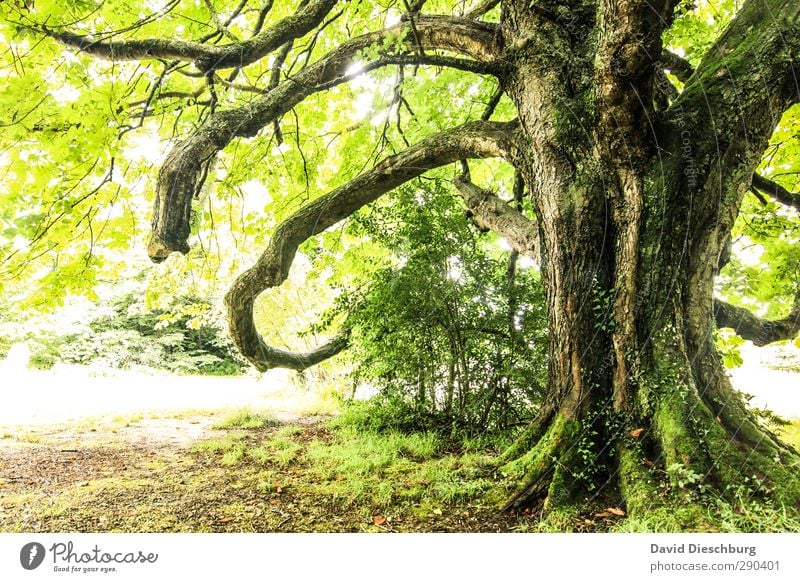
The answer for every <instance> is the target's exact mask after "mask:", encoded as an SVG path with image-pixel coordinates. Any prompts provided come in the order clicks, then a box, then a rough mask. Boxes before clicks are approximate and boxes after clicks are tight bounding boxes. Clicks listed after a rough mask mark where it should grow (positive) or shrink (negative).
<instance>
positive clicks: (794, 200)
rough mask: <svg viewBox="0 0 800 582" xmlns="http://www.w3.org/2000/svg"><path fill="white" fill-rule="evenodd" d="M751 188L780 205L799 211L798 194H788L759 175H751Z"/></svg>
mask: <svg viewBox="0 0 800 582" xmlns="http://www.w3.org/2000/svg"><path fill="white" fill-rule="evenodd" d="M753 187H754V188H756V189H757V190H759V191H760V192H763V193H764V194H766V195H768V196H771V197H772V198H774V199H775V200H777V201H778V202H780V203H781V204H784V205H786V206H791V207H792V208H795V209H797V210H800V192H789V191H788V190H787V189H786V188H784V187H783V186H781V185H780V184H778V183H777V182H773V181H772V180H769V179H767V178H764V177H763V176H761V175H759V174H753Z"/></svg>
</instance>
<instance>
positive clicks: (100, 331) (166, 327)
mask: <svg viewBox="0 0 800 582" xmlns="http://www.w3.org/2000/svg"><path fill="white" fill-rule="evenodd" d="M220 319H221V318H220V317H219V316H218V314H216V312H215V310H214V309H213V307H212V305H211V304H210V303H208V302H207V301H204V300H198V299H194V298H188V297H178V298H176V299H175V301H174V302H173V304H172V305H171V306H170V308H169V309H157V310H150V311H146V310H143V309H141V307H140V306H139V304H138V297H137V296H135V295H127V296H124V297H122V298H121V299H118V300H117V301H115V302H114V303H113V304H112V306H111V313H110V314H108V315H103V316H100V317H96V318H95V319H92V320H91V321H90V322H89V323H88V325H86V326H84V328H83V329H82V330H81V331H80V332H77V333H69V334H63V335H58V334H55V333H48V332H47V331H42V330H37V331H36V332H29V333H28V334H27V335H26V336H25V337H23V338H19V340H18V341H21V340H24V341H27V343H28V345H29V346H30V349H31V358H30V362H29V365H30V366H31V367H32V368H36V369H49V368H52V367H53V366H54V365H55V364H56V363H57V362H63V363H67V364H85V365H96V366H102V367H106V368H111V369H132V368H139V367H144V368H151V369H159V370H166V371H169V372H174V373H178V374H205V375H220V376H221V375H236V374H241V373H242V372H243V371H244V370H245V369H246V363H245V362H244V360H243V359H242V357H241V356H240V355H239V354H238V352H237V351H236V348H235V346H234V345H233V343H232V342H231V340H230V339H229V337H228V334H227V330H225V329H223V325H222V322H221V321H220Z"/></svg>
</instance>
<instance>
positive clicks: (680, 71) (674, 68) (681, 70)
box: [661, 50, 694, 83]
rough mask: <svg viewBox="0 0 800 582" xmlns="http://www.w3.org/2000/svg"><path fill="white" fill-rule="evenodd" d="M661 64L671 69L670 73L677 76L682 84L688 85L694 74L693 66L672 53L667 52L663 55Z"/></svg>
mask: <svg viewBox="0 0 800 582" xmlns="http://www.w3.org/2000/svg"><path fill="white" fill-rule="evenodd" d="M661 63H662V64H663V65H664V66H665V67H666V68H667V69H669V72H670V73H672V74H673V75H675V77H676V78H677V79H678V81H680V82H681V83H686V82H687V81H688V80H689V78H690V77H691V76H692V75H693V74H694V68H693V67H692V64H691V63H690V62H689V61H687V60H686V59H684V58H683V57H681V56H678V55H676V54H675V53H673V52H671V51H666V50H665V51H664V52H663V53H661Z"/></svg>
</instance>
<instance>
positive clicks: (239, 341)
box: [225, 121, 517, 371]
mask: <svg viewBox="0 0 800 582" xmlns="http://www.w3.org/2000/svg"><path fill="white" fill-rule="evenodd" d="M516 127H517V126H516V122H510V123H498V122H484V121H476V122H470V123H466V124H464V125H462V126H459V127H457V128H454V129H451V130H449V131H445V132H442V133H439V134H436V135H434V136H431V137H429V138H426V139H424V140H423V141H421V142H419V143H418V144H416V145H414V146H412V147H410V148H408V149H407V150H404V151H403V152H400V153H398V154H396V155H394V156H391V157H389V158H386V159H385V160H383V161H382V162H380V163H379V164H377V165H376V166H375V167H373V168H372V170H370V171H368V172H366V173H364V174H362V175H360V176H358V177H357V178H355V179H353V180H351V181H350V182H348V183H347V184H344V185H343V186H340V187H339V188H336V189H335V190H332V191H331V192H329V193H327V194H325V195H324V196H322V197H320V198H318V199H316V200H315V201H314V202H312V203H311V204H309V205H307V206H306V207H304V208H302V209H300V210H299V211H297V212H296V213H295V214H293V215H292V216H291V217H289V218H288V219H287V220H285V221H284V222H283V223H282V224H281V225H280V226H279V227H278V228H277V230H276V231H275V234H274V235H273V237H272V240H271V241H270V243H269V246H268V247H267V248H266V250H265V251H264V252H263V253H262V255H261V256H260V257H259V259H258V261H257V262H256V264H255V265H254V266H253V267H251V268H250V269H248V270H247V271H245V272H244V273H242V274H241V275H240V276H239V277H238V278H237V279H236V281H235V282H234V284H233V285H232V286H231V289H230V290H229V291H228V294H227V295H226V297H225V305H226V306H227V309H228V317H229V325H230V331H231V336H232V338H233V341H234V342H235V343H236V345H237V347H238V348H239V350H240V351H241V353H242V354H243V355H244V356H245V357H246V358H247V359H248V360H249V361H250V362H252V364H253V365H254V366H255V367H256V368H257V369H259V370H261V371H264V370H267V369H270V368H274V367H285V368H292V369H296V370H302V369H305V368H307V367H308V366H310V365H313V364H315V363H318V362H319V361H321V360H320V359H319V358H321V357H322V356H326V357H329V356H330V355H333V354H335V353H337V352H338V351H340V350H341V349H343V348H344V346H345V345H346V340H345V339H344V335H343V334H340V335H338V336H336V338H334V340H332V342H331V343H329V344H326V345H325V346H323V347H321V348H319V349H317V350H314V351H312V352H309V353H306V354H291V353H290V352H285V351H283V350H275V348H272V347H270V346H268V345H267V344H265V343H264V341H263V339H262V338H261V336H260V334H259V333H258V330H256V328H255V323H254V322H253V304H254V302H255V300H256V298H257V297H258V295H259V294H261V292H262V291H264V290H265V289H268V288H270V287H276V286H278V285H280V284H281V283H283V281H285V280H286V277H287V276H288V275H289V268H290V267H291V265H292V262H293V260H294V257H295V253H296V252H297V248H298V247H299V246H300V244H302V243H303V242H304V241H306V240H307V239H308V238H310V237H312V236H314V235H316V234H319V233H321V232H323V231H325V230H326V229H328V228H330V227H331V226H333V225H334V224H336V223H337V222H339V221H341V220H343V219H344V218H347V217H348V216H350V215H351V214H353V213H354V212H356V211H357V210H358V209H360V208H361V207H363V206H364V205H366V204H369V203H370V202H373V201H375V200H377V199H378V198H380V197H381V196H382V195H383V194H385V193H387V192H389V191H391V190H393V189H394V188H396V187H397V186H400V185H401V184H404V183H406V182H408V181H409V180H412V179H413V178H416V177H417V176H420V175H422V174H424V173H425V172H426V171H428V170H430V169H433V168H437V167H440V166H444V165H447V164H450V163H453V162H455V161H457V160H459V159H462V158H466V157H472V158H487V157H509V156H511V155H512V152H513V150H514V148H515V146H514V142H515V139H516Z"/></svg>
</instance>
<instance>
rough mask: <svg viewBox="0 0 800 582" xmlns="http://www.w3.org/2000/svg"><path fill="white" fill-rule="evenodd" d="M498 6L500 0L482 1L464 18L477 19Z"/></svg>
mask: <svg viewBox="0 0 800 582" xmlns="http://www.w3.org/2000/svg"><path fill="white" fill-rule="evenodd" d="M498 4H500V0H483V2H481V3H480V4H478V5H477V6H476V7H475V8H473V9H472V10H470V11H469V12H467V13H466V14H465V15H464V16H466V17H467V18H473V19H478V18H480V17H481V16H483V15H484V14H486V13H487V12H489V11H490V10H491V9H492V8H494V7H495V6H497V5H498Z"/></svg>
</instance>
